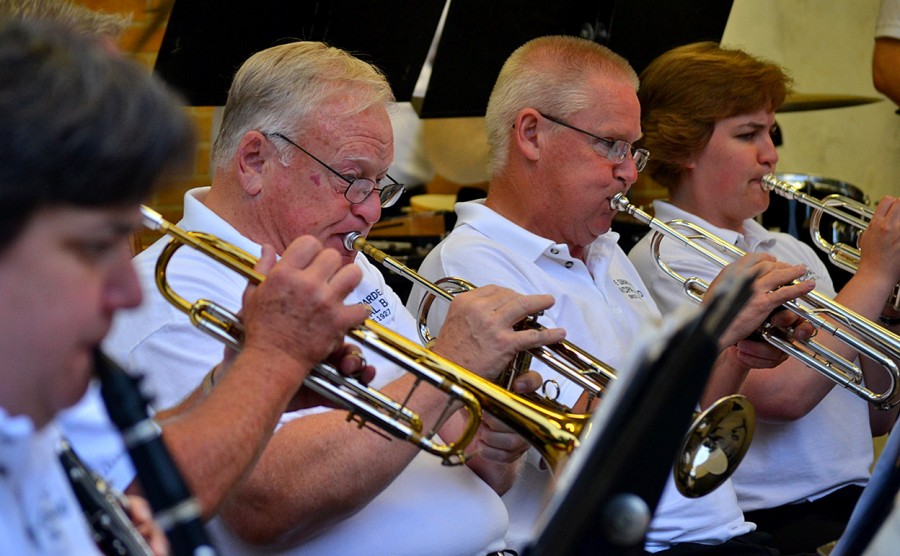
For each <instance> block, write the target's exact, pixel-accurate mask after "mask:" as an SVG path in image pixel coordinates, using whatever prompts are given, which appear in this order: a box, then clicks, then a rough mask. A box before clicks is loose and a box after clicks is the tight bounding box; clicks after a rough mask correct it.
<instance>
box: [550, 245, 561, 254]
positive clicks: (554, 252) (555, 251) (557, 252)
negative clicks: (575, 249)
mask: <svg viewBox="0 0 900 556" xmlns="http://www.w3.org/2000/svg"><path fill="white" fill-rule="evenodd" d="M550 252H551V253H553V254H554V255H559V249H557V248H555V247H554V248H553V249H551V250H550Z"/></svg>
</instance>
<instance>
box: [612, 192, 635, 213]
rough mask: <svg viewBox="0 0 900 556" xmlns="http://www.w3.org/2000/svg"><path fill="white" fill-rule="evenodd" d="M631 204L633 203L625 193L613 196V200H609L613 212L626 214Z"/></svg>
mask: <svg viewBox="0 0 900 556" xmlns="http://www.w3.org/2000/svg"><path fill="white" fill-rule="evenodd" d="M630 204H631V201H629V200H628V197H626V196H625V194H624V193H616V194H615V195H613V197H612V199H610V200H609V206H611V207H612V208H613V210H617V211H619V212H626V211H627V210H628V206H629V205H630Z"/></svg>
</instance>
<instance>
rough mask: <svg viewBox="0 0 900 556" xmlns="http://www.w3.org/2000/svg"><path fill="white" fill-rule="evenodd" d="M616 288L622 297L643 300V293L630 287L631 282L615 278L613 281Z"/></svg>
mask: <svg viewBox="0 0 900 556" xmlns="http://www.w3.org/2000/svg"><path fill="white" fill-rule="evenodd" d="M613 282H614V283H615V284H616V286H617V287H618V288H619V291H620V292H622V295H625V296H627V297H628V298H629V299H643V298H644V292H642V291H641V290H639V289H637V288H635V287H634V286H632V285H631V282H629V281H628V280H625V279H624V278H616V279H614V280H613Z"/></svg>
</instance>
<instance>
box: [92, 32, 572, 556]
mask: <svg viewBox="0 0 900 556" xmlns="http://www.w3.org/2000/svg"><path fill="white" fill-rule="evenodd" d="M392 102H393V96H392V93H391V89H390V87H389V85H388V83H387V81H386V79H385V78H384V76H383V75H382V74H381V73H380V72H379V71H378V70H376V69H375V68H374V67H373V66H371V65H369V64H367V63H364V62H362V61H360V60H359V59H356V58H354V57H352V56H350V55H349V54H348V53H346V52H344V51H342V50H340V49H336V48H332V47H329V46H327V45H325V44H322V43H318V42H294V43H288V44H284V45H280V46H276V47H272V48H269V49H266V50H264V51H261V52H259V53H257V54H255V55H253V56H252V57H251V58H249V59H248V60H247V61H246V62H245V63H244V64H243V65H242V66H241V68H240V69H239V70H238V72H237V74H236V76H235V78H234V80H233V83H232V86H231V90H230V91H229V95H228V100H227V103H226V106H225V109H224V114H223V121H222V125H221V128H220V131H219V134H218V137H217V138H216V141H215V145H214V153H213V158H214V166H215V173H214V176H213V179H212V184H211V187H209V188H199V189H195V190H191V191H189V192H187V194H186V195H185V202H184V218H183V220H182V221H181V222H180V226H181V227H183V228H185V229H187V230H199V231H203V232H207V233H210V234H213V235H215V236H217V237H218V238H220V239H222V240H224V241H226V242H229V243H232V244H234V245H236V246H238V247H240V248H242V249H244V250H245V251H247V252H249V253H250V254H251V255H256V254H258V253H259V245H260V244H262V243H271V244H273V245H274V246H275V250H276V252H278V253H281V252H282V250H283V249H284V248H285V247H286V246H287V245H288V244H289V243H290V242H291V241H292V240H294V238H296V237H298V236H301V235H304V234H310V235H312V236H314V237H315V238H317V239H318V240H319V241H320V242H321V243H322V244H323V245H325V246H326V247H329V248H332V249H335V250H337V252H338V253H339V254H340V260H341V264H343V265H345V267H347V268H358V269H359V270H361V271H362V274H363V279H362V282H361V284H360V285H359V286H358V287H357V288H356V289H354V291H353V292H352V293H351V294H350V295H348V296H347V299H346V301H347V302H348V303H351V304H355V303H360V304H365V305H367V306H369V307H371V309H372V313H371V315H370V317H369V318H370V319H372V320H373V321H375V322H377V323H379V324H381V325H384V326H386V327H388V328H390V329H392V330H396V331H397V332H398V333H400V334H401V335H403V336H406V337H410V338H414V337H416V334H417V331H416V327H415V322H414V320H413V318H412V316H411V315H409V314H408V313H407V312H406V310H405V308H404V306H403V304H402V302H401V301H400V300H399V299H398V298H397V296H396V295H395V294H394V293H393V292H392V291H391V290H390V288H389V287H388V286H387V285H386V284H385V282H384V279H383V278H382V276H381V273H380V271H379V270H377V269H376V268H375V267H373V266H371V265H370V264H369V263H367V262H366V261H365V259H364V257H363V256H362V255H358V254H357V253H356V252H353V251H348V250H347V249H345V248H344V246H343V237H344V235H346V234H347V233H348V232H354V231H356V232H362V233H363V234H365V233H367V232H368V231H369V230H370V229H371V227H372V225H373V224H374V223H375V222H376V221H377V220H378V218H379V216H380V212H381V208H382V207H383V206H389V205H390V204H392V203H393V202H394V201H396V199H397V197H398V196H399V195H400V194H402V192H403V186H402V185H400V184H397V183H394V182H393V180H392V179H390V177H388V175H387V171H388V167H389V165H390V163H391V160H392V157H393V133H392V129H391V124H390V120H389V118H388V109H389V108H390V106H391V104H392ZM166 241H167V240H163V241H162V242H160V243H159V244H155V245H153V246H151V247H149V248H148V249H147V250H145V251H144V252H143V253H141V254H140V255H139V256H138V257H136V259H135V263H136V266H137V268H138V273H139V276H140V279H141V282H142V284H144V285H145V287H147V288H152V287H154V268H155V265H156V262H157V258H158V256H159V254H160V250H161V249H162V245H163V244H164V243H165V242H166ZM167 279H168V282H169V284H170V285H171V287H172V288H174V289H176V290H178V291H179V292H180V294H181V295H183V296H184V297H185V298H188V299H197V298H206V299H210V300H214V301H216V302H217V303H220V304H223V305H226V306H228V308H230V309H232V310H237V309H239V308H240V304H241V298H240V291H241V290H242V289H243V287H244V284H245V283H246V280H245V279H243V278H242V277H240V276H238V275H236V274H234V273H233V272H231V271H230V270H227V269H225V268H224V267H223V266H222V265H221V264H219V263H218V262H216V261H213V260H211V259H209V258H207V257H205V256H203V255H201V254H199V253H197V252H194V251H192V250H186V249H182V250H180V251H179V252H177V253H176V254H175V255H174V256H173V257H172V260H171V261H170V263H169V265H168V269H167ZM551 303H552V299H551V298H550V297H549V296H545V295H535V296H523V295H519V294H516V293H513V292H511V291H508V290H504V289H502V288H497V287H494V288H484V289H479V290H478V291H477V292H472V293H470V294H466V295H463V296H459V298H458V299H457V300H456V301H454V303H453V304H452V309H451V316H450V318H449V319H448V320H449V322H450V324H449V325H448V327H447V328H446V329H445V333H444V334H442V336H441V338H440V339H439V340H438V341H437V342H436V343H435V344H434V345H433V346H432V349H433V350H434V351H435V352H437V353H440V354H442V355H445V356H446V357H448V358H449V359H451V360H453V361H454V362H456V363H458V364H459V365H461V366H462V367H465V368H467V369H469V370H471V371H474V372H477V373H479V374H482V375H484V376H486V377H488V378H492V377H494V376H496V374H497V373H499V371H500V370H501V369H502V368H503V367H504V366H505V364H506V362H507V361H508V360H509V359H511V358H512V357H513V356H514V355H515V354H516V353H517V352H519V351H521V350H523V349H525V348H530V347H533V346H538V345H543V344H546V343H552V342H556V341H559V340H560V339H562V337H563V336H564V332H563V331H562V330H560V329H545V330H543V331H515V330H514V329H513V325H514V324H515V323H517V322H519V321H520V320H522V319H523V318H525V317H526V316H527V315H530V314H533V313H535V312H537V311H540V310H543V309H546V308H547V307H548V306H549V305H550V304H551ZM312 320H313V324H315V317H313V318H312ZM286 333H289V334H291V333H293V331H286ZM105 345H106V347H107V348H108V349H109V351H110V354H111V355H113V356H116V357H117V358H118V359H119V360H121V361H123V362H127V364H128V365H129V366H133V367H134V368H136V369H148V372H149V376H148V378H147V383H148V385H149V386H150V389H151V390H153V391H154V392H155V393H156V395H157V396H158V398H159V400H160V403H161V404H162V405H166V404H169V403H172V402H173V401H175V400H178V399H180V398H181V397H182V396H184V394H185V393H186V392H188V391H189V390H190V389H191V388H193V386H194V385H196V384H197V383H198V382H200V381H201V380H203V372H202V371H199V369H204V368H207V369H208V368H210V367H211V366H212V364H213V363H214V362H215V361H216V360H217V359H218V358H219V357H220V354H221V351H222V348H221V345H220V344H219V343H218V342H217V341H216V340H214V339H212V338H209V337H208V336H206V335H205V334H203V333H202V332H200V331H199V330H197V329H195V328H194V327H193V326H192V325H191V324H190V322H189V321H188V319H187V318H186V317H185V316H184V315H182V314H181V313H180V312H178V311H177V310H176V309H174V308H173V307H171V306H170V305H169V304H168V302H167V301H165V300H164V299H163V298H162V297H161V296H158V295H148V296H147V299H146V300H145V303H144V304H143V305H142V306H141V307H140V308H138V309H137V310H135V311H133V312H129V314H126V315H123V316H121V317H120V318H117V319H116V322H115V323H114V327H113V331H112V333H111V335H110V340H109V341H108V342H107V343H106V344H105ZM364 355H365V358H366V360H367V361H368V362H369V363H372V364H373V365H374V366H375V367H376V368H377V369H378V375H377V378H376V379H375V381H374V383H373V386H375V387H376V388H377V389H378V390H380V391H381V392H382V393H384V394H386V395H388V396H390V397H391V398H393V399H395V400H403V399H404V397H405V396H406V395H407V392H408V391H409V387H410V386H411V385H412V384H413V383H414V382H415V378H414V377H413V376H411V375H409V374H408V373H406V372H404V371H403V370H402V369H400V368H399V367H397V366H396V365H394V364H393V363H390V362H388V361H387V360H386V359H384V358H381V357H380V356H378V355H377V354H376V353H375V352H374V351H370V350H368V349H367V348H364ZM208 378H211V380H208V381H207V382H208V383H210V384H211V385H212V388H213V391H215V389H216V388H218V385H219V377H218V374H215V375H208ZM535 386H536V381H535V380H534V377H533V376H530V375H526V376H525V377H523V379H522V380H521V382H520V387H522V388H525V389H533V388H534V387H535ZM445 401H446V397H445V396H444V395H443V394H442V393H440V392H437V391H429V390H423V389H421V388H420V389H419V390H417V391H416V393H415V394H414V395H413V396H412V398H411V399H410V400H409V401H408V406H409V407H410V408H411V409H413V410H414V411H416V412H417V413H418V414H419V415H420V416H421V418H422V419H423V420H424V421H425V422H426V423H428V422H430V421H434V420H436V418H437V417H438V416H439V415H440V414H441V412H443V410H444V403H445ZM240 411H242V409H241V407H240V406H235V407H234V412H235V413H238V412H240ZM460 417H461V416H459V415H454V416H452V417H451V418H450V419H449V421H448V422H447V423H446V425H445V426H444V427H443V428H441V430H440V434H441V438H442V439H444V440H448V439H451V438H454V437H455V436H456V435H455V434H454V433H455V431H456V430H457V429H459V428H460V426H461V421H462V419H461V418H460ZM526 448H527V444H526V443H525V442H524V441H523V440H522V439H521V438H519V437H518V436H517V435H515V434H513V433H512V432H511V431H510V430H509V429H507V428H505V427H504V426H501V425H500V424H499V423H498V422H496V421H495V420H493V419H491V418H490V417H489V416H488V417H486V420H485V423H484V424H482V425H481V426H480V428H479V429H478V434H477V437H476V442H475V443H474V444H473V445H472V446H471V453H472V457H470V458H469V459H468V460H467V462H466V465H464V466H455V467H447V466H443V465H442V464H441V461H440V459H439V458H436V457H435V456H434V455H431V454H427V453H420V452H418V451H417V450H416V449H415V448H414V447H413V446H410V445H409V444H407V443H404V442H400V441H393V442H390V443H389V442H387V441H386V440H385V439H384V438H382V436H380V435H378V434H374V433H373V432H372V431H371V430H368V429H360V428H359V427H356V426H354V425H352V424H349V423H347V422H346V413H345V412H342V411H308V412H304V413H294V414H289V415H286V416H285V417H284V419H283V423H282V426H281V427H280V428H279V430H278V431H277V432H276V433H275V434H274V435H273V437H272V439H271V440H270V442H269V444H268V445H267V447H266V449H265V451H264V452H263V454H262V456H261V457H260V459H259V461H258V462H257V464H256V467H255V468H254V470H253V472H252V473H250V474H249V476H248V477H247V479H246V480H245V481H244V482H243V483H242V485H241V486H240V487H238V488H236V489H235V490H234V491H233V492H232V493H231V496H230V498H229V500H228V503H227V504H226V505H225V506H224V507H223V508H222V509H221V513H220V516H221V519H216V520H214V521H213V522H212V523H211V525H210V530H211V532H212V533H213V536H214V539H215V540H216V541H217V545H218V546H219V548H220V549H221V550H222V551H223V552H225V553H255V552H258V551H259V550H260V548H259V546H260V545H265V546H266V549H267V550H274V551H279V552H284V553H290V554H307V553H310V554H322V553H332V554H362V553H372V552H374V553H383V554H420V553H422V552H423V551H425V552H428V553H429V554H479V553H487V552H489V551H493V550H499V549H502V548H504V545H503V535H504V533H505V531H506V524H507V517H506V510H505V508H504V506H503V503H502V502H501V500H500V496H499V493H502V492H504V491H505V490H506V489H508V487H509V484H511V482H512V480H513V478H514V477H515V473H516V471H517V469H518V466H519V460H520V456H521V454H523V453H524V452H525V450H526Z"/></svg>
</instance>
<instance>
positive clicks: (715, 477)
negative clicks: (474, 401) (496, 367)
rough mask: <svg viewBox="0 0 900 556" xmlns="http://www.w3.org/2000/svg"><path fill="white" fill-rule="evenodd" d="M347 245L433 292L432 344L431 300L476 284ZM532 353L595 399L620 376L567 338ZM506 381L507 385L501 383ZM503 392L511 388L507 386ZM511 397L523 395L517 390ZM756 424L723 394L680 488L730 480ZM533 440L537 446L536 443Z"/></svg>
mask: <svg viewBox="0 0 900 556" xmlns="http://www.w3.org/2000/svg"><path fill="white" fill-rule="evenodd" d="M344 247H346V248H347V250H350V251H354V250H355V251H361V252H362V253H365V254H366V255H368V256H369V257H371V258H373V259H374V260H375V261H376V262H378V263H380V264H382V265H383V266H385V267H386V268H388V269H389V270H391V271H392V272H394V273H396V274H399V275H401V276H403V277H405V278H406V279H408V280H410V281H411V282H413V283H414V284H419V285H421V286H423V287H425V288H426V289H427V290H428V291H430V292H431V294H429V295H426V296H425V297H424V298H423V299H422V303H421V304H420V306H419V336H420V337H421V339H422V341H423V342H426V343H428V342H430V341H432V340H433V339H434V338H433V337H432V335H431V333H430V332H429V330H428V326H427V324H426V320H427V313H428V310H429V308H430V306H431V303H432V302H433V301H434V300H435V299H436V298H438V297H440V298H443V299H445V300H447V301H452V300H453V296H454V295H455V294H458V293H462V292H464V291H468V290H472V289H474V288H475V287H476V286H474V285H472V284H471V283H470V282H468V281H466V280H463V279H461V278H455V277H447V278H441V279H440V280H438V281H436V282H431V281H429V280H427V279H426V278H424V277H423V276H422V275H420V274H419V273H417V272H416V271H414V270H412V269H411V268H409V267H408V266H406V265H404V264H403V263H401V262H400V261H398V260H397V259H395V258H393V257H391V256H390V255H388V254H386V253H385V252H383V251H381V250H379V249H377V248H375V247H374V246H372V245H371V244H370V243H368V242H367V241H366V239H365V238H364V237H363V236H362V234H360V233H358V232H351V233H349V234H347V235H345V236H344ZM442 286H444V287H442ZM518 326H520V327H531V328H533V329H539V328H541V325H540V324H539V323H538V322H537V319H536V318H535V317H529V318H528V319H526V320H525V321H523V322H522V323H520V324H519V325H518ZM529 353H530V355H533V356H534V357H536V358H537V359H539V360H540V361H542V362H544V364H546V365H547V366H548V367H550V368H552V369H553V370H555V371H556V372H558V373H560V374H561V375H563V376H564V377H566V378H567V379H569V380H572V381H573V382H575V383H577V384H578V385H580V386H581V387H582V388H583V389H584V390H585V391H586V392H587V393H588V395H589V396H590V397H591V398H592V397H593V396H599V395H601V394H602V392H603V390H604V389H605V388H607V387H608V386H609V385H610V383H611V382H612V381H613V380H614V379H615V378H616V371H615V369H613V368H612V367H610V366H609V365H607V364H605V363H603V362H602V361H600V360H599V359H597V358H596V357H594V356H593V355H591V354H590V353H588V352H586V351H584V350H583V349H581V348H579V347H578V346H576V345H574V344H572V343H571V342H567V341H565V340H563V341H562V342H559V343H557V344H552V345H548V346H542V347H540V348H535V349H533V350H529ZM521 356H522V354H519V357H517V360H516V361H515V363H514V365H513V368H514V370H513V372H512V373H510V376H509V377H508V380H509V381H511V380H512V379H513V378H515V374H514V373H516V372H520V371H522V370H524V369H525V368H526V366H527V365H528V363H529V359H528V358H523V357H521ZM501 384H503V383H502V382H501ZM545 385H546V384H545ZM504 386H505V387H506V388H509V384H504ZM500 390H501V391H506V390H503V389H502V388H501V389H500ZM509 395H510V396H513V397H518V396H516V395H515V394H509ZM589 401H590V398H589ZM535 402H536V403H537V404H538V405H537V407H546V406H550V408H549V409H544V411H549V412H551V413H555V412H556V411H558V410H559V409H560V408H562V409H563V410H566V408H564V407H563V406H561V405H560V404H558V403H556V402H555V400H553V399H550V398H548V397H546V396H545V397H544V398H543V399H537V400H535ZM488 411H490V408H488ZM564 414H565V413H564ZM568 415H569V416H570V418H571V417H574V416H576V415H577V416H581V414H571V413H569V414H568ZM729 421H735V422H737V421H740V423H741V430H742V434H740V435H733V434H723V432H722V431H723V429H724V426H723V424H724V423H726V422H729ZM755 423H756V414H755V412H754V410H753V406H752V405H751V404H750V402H749V400H747V398H745V397H744V396H741V395H733V396H727V397H725V398H722V399H720V400H718V401H716V402H715V403H714V404H712V405H711V406H710V407H709V408H707V409H706V410H705V411H704V412H702V413H701V414H699V415H697V416H695V419H694V420H693V422H692V423H691V426H690V428H689V429H688V432H687V434H685V436H684V438H683V440H682V444H681V448H680V449H679V451H678V456H677V459H676V462H675V467H674V471H673V475H674V478H675V486H676V487H677V488H678V490H679V492H681V493H682V494H683V495H684V496H687V497H690V498H696V497H700V496H703V495H705V494H708V493H710V492H712V491H713V490H715V489H716V488H718V487H719V485H721V484H722V483H723V482H725V480H727V479H728V478H729V477H730V476H731V475H732V473H734V471H735V470H736V469H737V466H738V464H739V463H740V461H741V460H742V459H743V457H744V454H745V453H746V452H747V450H748V449H749V447H750V441H751V440H752V438H753V431H754V428H755ZM507 424H509V423H507ZM510 426H512V425H510ZM525 438H526V439H528V438H529V437H528V436H526V437H525ZM532 444H533V445H535V446H537V445H536V444H534V442H532ZM539 451H541V453H542V455H544V457H545V459H546V455H545V451H544V450H540V448H539ZM548 463H549V464H550V467H551V468H552V469H555V463H556V462H554V461H553V460H548Z"/></svg>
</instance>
